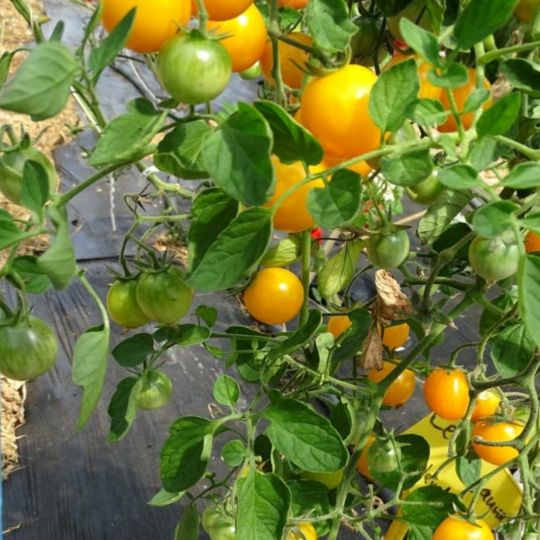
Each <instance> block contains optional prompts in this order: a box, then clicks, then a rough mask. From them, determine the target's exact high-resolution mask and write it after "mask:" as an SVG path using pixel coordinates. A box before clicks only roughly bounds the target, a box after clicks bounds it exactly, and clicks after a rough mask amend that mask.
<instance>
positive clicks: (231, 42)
mask: <svg viewBox="0 0 540 540" xmlns="http://www.w3.org/2000/svg"><path fill="white" fill-rule="evenodd" d="M208 30H213V31H214V32H215V33H216V34H217V35H220V34H224V35H228V37H225V38H224V39H222V40H221V41H220V43H221V44H222V45H223V46H224V47H225V49H227V52H228V53H229V56H230V57H231V60H232V68H233V71H234V72H240V71H244V70H246V69H248V68H249V67H251V66H252V65H253V64H254V63H255V62H257V61H259V59H260V58H261V56H262V55H263V53H264V48H265V47H266V25H265V23H264V19H263V16H262V14H261V12H260V11H259V10H258V9H257V7H256V6H255V4H251V5H250V6H249V7H248V8H247V9H246V11H244V12H243V13H241V14H240V15H238V17H235V18H234V19H229V20H226V21H208Z"/></svg>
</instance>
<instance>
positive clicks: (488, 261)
mask: <svg viewBox="0 0 540 540" xmlns="http://www.w3.org/2000/svg"><path fill="white" fill-rule="evenodd" d="M469 262H470V264H471V267H472V269H473V270H474V272H475V273H476V274H478V275H479V276H480V277H481V278H484V279H485V280H486V281H500V280H501V279H506V278H507V277H510V276H512V275H513V274H515V273H516V272H517V270H518V265H519V247H518V245H517V244H516V243H515V242H514V239H513V237H512V235H510V237H509V239H508V240H507V239H506V238H504V237H502V236H497V237H495V238H482V237H481V236H477V237H476V238H475V239H474V240H473V241H472V242H471V245H470V246H469Z"/></svg>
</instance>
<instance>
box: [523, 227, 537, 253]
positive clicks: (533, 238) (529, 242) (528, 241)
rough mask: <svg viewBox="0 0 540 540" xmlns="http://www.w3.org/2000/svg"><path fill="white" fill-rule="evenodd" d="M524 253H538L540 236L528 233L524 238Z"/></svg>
mask: <svg viewBox="0 0 540 540" xmlns="http://www.w3.org/2000/svg"><path fill="white" fill-rule="evenodd" d="M525 251H526V252H527V253H535V252H536V251H540V234H538V233H535V232H534V231H530V232H529V233H528V234H527V236H526V237H525Z"/></svg>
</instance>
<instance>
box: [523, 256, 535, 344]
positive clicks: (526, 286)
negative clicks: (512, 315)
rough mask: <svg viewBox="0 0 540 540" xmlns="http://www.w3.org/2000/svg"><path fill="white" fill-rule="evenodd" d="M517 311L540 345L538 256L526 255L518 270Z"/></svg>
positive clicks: (530, 333)
mask: <svg viewBox="0 0 540 540" xmlns="http://www.w3.org/2000/svg"><path fill="white" fill-rule="evenodd" d="M518 290H519V311H520V315H521V317H522V319H523V322H524V323H525V327H526V328H527V330H528V331H529V335H530V336H531V337H532V338H533V340H534V342H535V343H536V345H537V346H540V257H538V256H536V255H527V256H526V257H525V258H524V259H523V260H522V263H521V264H520V268H519V271H518Z"/></svg>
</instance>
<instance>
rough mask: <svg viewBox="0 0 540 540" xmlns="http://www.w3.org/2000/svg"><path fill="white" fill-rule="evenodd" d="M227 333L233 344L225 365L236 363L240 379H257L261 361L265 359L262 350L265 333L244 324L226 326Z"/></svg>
mask: <svg viewBox="0 0 540 540" xmlns="http://www.w3.org/2000/svg"><path fill="white" fill-rule="evenodd" d="M227 334H230V335H231V337H232V338H231V341H232V346H233V352H232V354H231V356H230V357H229V359H228V360H227V362H226V365H227V367H230V366H231V365H233V364H234V363H236V365H237V367H238V373H240V376H241V377H242V379H244V380H246V381H248V382H256V381H258V380H259V379H260V375H261V365H262V362H263V361H264V360H265V359H266V352H264V351H263V349H264V347H265V345H266V339H265V335H264V334H261V333H259V332H256V331H255V330H251V329H250V328H246V327H245V326H231V327H230V328H227ZM259 351H260V352H259Z"/></svg>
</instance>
